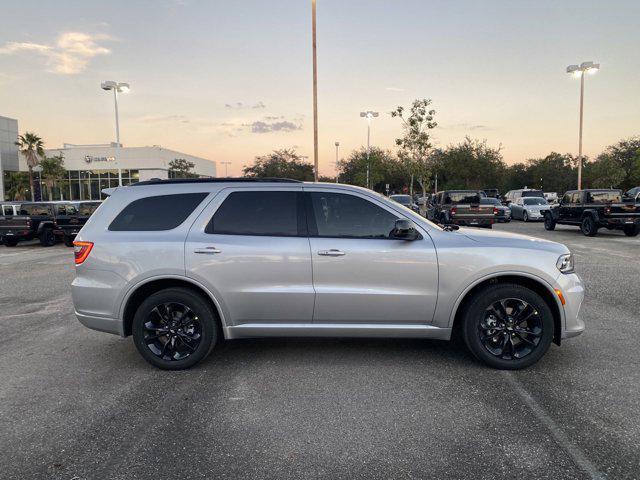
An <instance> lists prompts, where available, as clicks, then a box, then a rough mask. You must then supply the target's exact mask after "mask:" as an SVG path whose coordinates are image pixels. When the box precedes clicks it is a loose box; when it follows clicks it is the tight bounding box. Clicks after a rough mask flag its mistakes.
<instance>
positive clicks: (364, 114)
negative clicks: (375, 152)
mask: <svg viewBox="0 0 640 480" xmlns="http://www.w3.org/2000/svg"><path fill="white" fill-rule="evenodd" d="M378 115H380V114H379V113H378V112H372V111H371V110H367V111H366V112H360V116H361V117H363V118H366V119H367V188H369V170H370V168H371V166H370V162H369V155H370V154H371V119H372V118H373V117H377V116H378Z"/></svg>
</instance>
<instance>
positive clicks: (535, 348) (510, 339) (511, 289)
mask: <svg viewBox="0 0 640 480" xmlns="http://www.w3.org/2000/svg"><path fill="white" fill-rule="evenodd" d="M462 322H463V323H462V336H463V338H464V340H465V343H466V344H467V347H468V348H469V350H470V351H471V353H473V355H474V356H475V357H476V358H477V359H478V360H480V361H482V362H484V363H486V364H487V365H489V366H491V367H494V368H498V369H502V370H518V369H521V368H526V367H529V366H531V365H533V364H534V363H536V362H537V361H538V360H540V358H542V356H543V355H544V354H545V353H546V351H547V350H548V348H549V345H551V341H552V340H553V330H554V329H553V327H554V323H553V313H552V312H551V309H550V308H549V306H548V305H547V303H546V302H545V301H544V299H543V298H542V297H540V295H538V294H537V293H536V292H534V291H533V290H530V289H529V288H526V287H523V286H521V285H515V284H496V285H490V286H488V287H485V288H483V289H481V290H479V291H478V292H476V293H475V295H474V296H473V297H472V298H471V300H470V301H469V303H468V304H467V307H466V309H465V311H464V313H463V317H462Z"/></svg>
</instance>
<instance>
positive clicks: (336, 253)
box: [318, 248, 345, 257]
mask: <svg viewBox="0 0 640 480" xmlns="http://www.w3.org/2000/svg"><path fill="white" fill-rule="evenodd" d="M318 255H322V256H324V257H343V256H344V255H345V253H344V252H343V251H342V250H336V249H335V248H332V249H331V250H320V251H319V252H318Z"/></svg>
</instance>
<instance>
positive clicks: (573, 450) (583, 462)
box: [500, 370, 606, 480]
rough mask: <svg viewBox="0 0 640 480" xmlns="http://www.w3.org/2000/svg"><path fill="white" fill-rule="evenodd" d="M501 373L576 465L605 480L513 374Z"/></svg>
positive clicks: (597, 479)
mask: <svg viewBox="0 0 640 480" xmlns="http://www.w3.org/2000/svg"><path fill="white" fill-rule="evenodd" d="M500 373H501V374H502V375H503V376H504V377H505V379H506V380H507V382H509V385H511V387H512V388H513V389H514V390H515V391H516V393H517V394H518V395H519V396H520V398H521V399H522V401H523V402H524V403H525V404H526V405H527V407H529V408H530V409H531V411H532V412H533V414H534V415H535V416H536V418H537V419H538V420H539V421H540V423H542V424H543V425H544V426H545V427H546V428H547V430H549V432H550V433H551V435H552V436H553V438H554V439H555V441H556V443H557V444H558V445H560V447H562V448H563V449H564V450H565V451H566V452H567V454H568V455H569V456H570V457H571V459H572V460H573V461H574V463H575V464H576V465H577V466H579V467H580V468H581V469H582V470H583V471H584V472H585V473H586V474H587V475H588V476H589V478H591V479H592V480H605V479H606V477H605V475H603V474H602V473H601V472H600V471H599V470H598V469H597V468H596V466H595V465H594V464H593V463H591V462H590V461H589V459H588V458H587V457H586V456H585V454H584V453H583V452H582V450H580V448H579V447H578V446H577V445H575V444H574V443H572V442H571V440H569V438H568V437H567V436H566V435H565V434H564V432H563V431H562V429H561V428H560V427H559V426H558V425H557V424H556V422H554V421H553V419H552V418H551V417H550V416H549V415H547V413H546V412H545V411H544V409H543V408H542V407H541V406H540V405H538V402H536V400H535V399H534V398H533V397H532V396H531V395H530V394H529V392H527V391H526V390H525V388H524V387H523V386H522V385H521V384H520V382H519V381H518V380H517V379H516V378H515V377H514V376H513V374H512V373H511V372H508V371H505V370H502V371H501V372H500Z"/></svg>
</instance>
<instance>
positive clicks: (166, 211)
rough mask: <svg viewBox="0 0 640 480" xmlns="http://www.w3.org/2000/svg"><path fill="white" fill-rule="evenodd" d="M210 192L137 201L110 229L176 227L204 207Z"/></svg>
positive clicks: (130, 230)
mask: <svg viewBox="0 0 640 480" xmlns="http://www.w3.org/2000/svg"><path fill="white" fill-rule="evenodd" d="M207 195H208V194H207V193H178V194H175V195H158V196H155V197H146V198H140V199H138V200H134V201H133V202H131V203H130V204H129V205H127V206H126V207H125V208H124V210H122V211H121V212H120V213H119V214H118V216H117V217H116V218H115V220H114V221H113V222H111V225H109V230H111V231H116V232H132V231H134V232H142V231H158V230H171V229H173V228H176V227H177V226H178V225H180V224H181V223H182V222H184V221H185V220H186V219H187V217H188V216H189V215H190V214H191V213H192V212H193V210H194V209H195V208H196V207H197V206H198V205H200V203H201V202H202V200H204V198H205V197H206V196H207Z"/></svg>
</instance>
